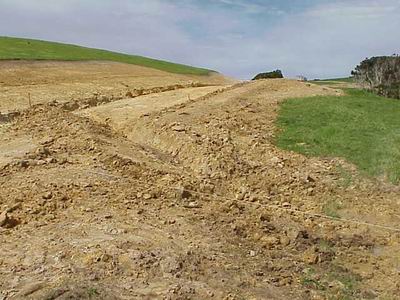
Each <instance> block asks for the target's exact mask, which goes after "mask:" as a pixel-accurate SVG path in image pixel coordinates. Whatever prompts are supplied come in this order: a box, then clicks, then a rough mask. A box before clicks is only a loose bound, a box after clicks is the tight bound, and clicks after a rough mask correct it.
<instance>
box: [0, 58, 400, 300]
mask: <svg viewBox="0 0 400 300" xmlns="http://www.w3.org/2000/svg"><path fill="white" fill-rule="evenodd" d="M2 64H3V65H2V71H3V68H4V66H5V65H6V66H7V68H8V70H9V71H7V72H8V73H7V72H2V73H1V74H0V82H1V85H0V90H1V93H0V111H1V112H3V113H6V112H7V113H9V112H11V111H17V112H18V113H17V114H15V115H13V118H12V120H9V119H7V118H3V123H2V124H1V125H0V191H1V193H0V253H1V256H0V299H227V300H228V299H229V300H230V299H232V300H233V299H398V295H400V225H399V224H400V201H399V197H398V195H399V187H397V186H394V185H391V184H389V183H386V182H383V181H378V180H375V179H369V178H365V177H362V176H360V175H359V174H358V173H357V170H356V168H355V167H353V166H352V165H350V164H348V163H346V162H344V161H343V160H341V159H337V158H307V157H304V156H302V155H300V154H296V153H291V152H286V151H283V150H280V149H278V148H276V147H275V145H274V136H275V134H276V133H277V131H276V130H277V129H276V127H275V124H274V121H275V119H276V115H277V111H278V105H279V102H280V101H283V100H284V99H286V98H290V97H305V96H312V95H341V93H342V92H341V91H340V90H337V89H335V88H329V87H324V86H319V85H314V84H310V83H305V82H297V81H292V80H285V79H276V80H260V81H255V82H240V83H238V82H234V81H233V80H231V79H226V78H224V77H223V76H222V75H218V74H214V75H212V76H210V77H199V76H198V77H193V76H186V75H171V74H169V73H165V72H161V71H154V70H151V69H146V68H142V67H135V66H126V65H122V64H115V63H112V64H111V63H110V64H108V63H104V62H103V63H97V62H91V63H71V62H70V63H43V62H35V63H27V62H7V63H2ZM27 92H29V93H31V97H32V99H31V101H32V100H33V101H34V103H31V104H30V105H29V103H28V102H27V98H26V97H27V96H26V93H27Z"/></svg>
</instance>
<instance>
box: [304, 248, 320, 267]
mask: <svg viewBox="0 0 400 300" xmlns="http://www.w3.org/2000/svg"><path fill="white" fill-rule="evenodd" d="M303 261H304V262H305V263H307V264H310V265H315V264H317V263H318V262H319V256H318V252H317V251H316V249H315V247H311V248H309V249H308V250H306V251H305V252H304V254H303Z"/></svg>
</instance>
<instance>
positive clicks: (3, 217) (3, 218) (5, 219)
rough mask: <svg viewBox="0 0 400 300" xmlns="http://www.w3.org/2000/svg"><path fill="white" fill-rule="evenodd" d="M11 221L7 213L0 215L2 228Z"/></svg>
mask: <svg viewBox="0 0 400 300" xmlns="http://www.w3.org/2000/svg"><path fill="white" fill-rule="evenodd" d="M8 221H9V218H8V214H7V212H6V211H4V212H2V213H1V214H0V227H3V226H5V225H6V224H7V223H8Z"/></svg>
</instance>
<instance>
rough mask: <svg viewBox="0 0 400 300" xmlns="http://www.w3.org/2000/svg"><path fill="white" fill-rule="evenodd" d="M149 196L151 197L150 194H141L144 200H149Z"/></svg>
mask: <svg viewBox="0 0 400 300" xmlns="http://www.w3.org/2000/svg"><path fill="white" fill-rule="evenodd" d="M151 198H152V196H151V195H150V194H144V195H143V199H145V200H149V199H151Z"/></svg>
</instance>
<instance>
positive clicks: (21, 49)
mask: <svg viewBox="0 0 400 300" xmlns="http://www.w3.org/2000/svg"><path fill="white" fill-rule="evenodd" d="M16 59H18V60H61V61H82V60H83V61H85V60H104V61H114V62H121V63H128V64H134V65H139V66H144V67H149V68H153V69H158V70H161V71H166V72H170V73H178V74H191V75H208V74H210V73H211V72H213V71H211V70H207V69H203V68H196V67H191V66H187V65H182V64H175V63H171V62H167V61H162V60H156V59H151V58H147V57H143V56H137V55H128V54H122V53H116V52H111V51H106V50H100V49H92V48H86V47H80V46H75V45H69V44H61V43H54V42H46V41H40V40H31V39H20V38H12V37H0V60H16Z"/></svg>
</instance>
